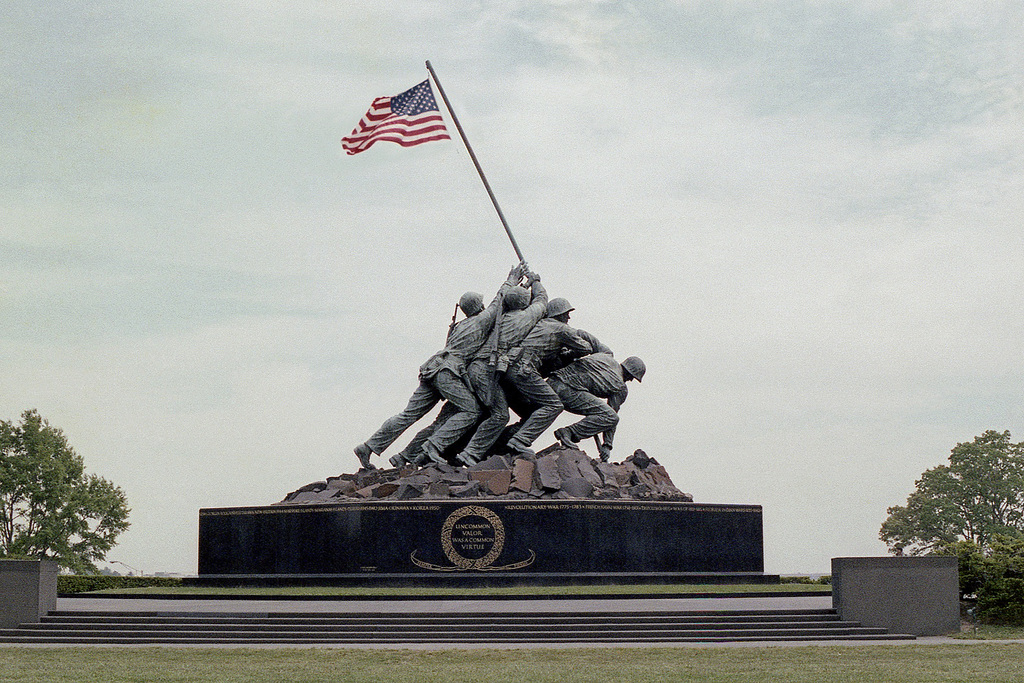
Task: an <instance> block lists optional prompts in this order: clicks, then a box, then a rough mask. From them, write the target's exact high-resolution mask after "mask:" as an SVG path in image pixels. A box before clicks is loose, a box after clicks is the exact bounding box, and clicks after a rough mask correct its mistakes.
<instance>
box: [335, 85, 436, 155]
mask: <svg viewBox="0 0 1024 683" xmlns="http://www.w3.org/2000/svg"><path fill="white" fill-rule="evenodd" d="M450 139H451V138H450V137H449V136H448V131H447V130H446V129H445V127H444V121H443V120H442V119H441V112H440V111H439V110H438V108H437V100H435V99H434V92H433V91H432V90H431V89H430V81H429V79H428V80H426V81H423V82H422V83H420V84H419V85H416V86H413V87H412V88H409V89H408V90H406V91H405V92H403V93H401V94H400V95H395V96H394V97H378V98H377V99H375V100H374V101H373V104H371V105H370V111H368V112H366V115H365V116H364V117H363V118H362V120H360V121H359V125H358V126H356V127H355V130H353V131H352V132H351V133H349V134H348V136H347V137H344V138H342V139H341V146H342V147H344V148H345V151H346V152H348V153H349V154H358V153H359V152H362V151H363V150H366V149H369V148H370V146H371V145H372V144H373V143H375V142H377V141H379V140H385V141H387V142H397V143H398V144H400V145H402V146H403V147H411V146H413V145H419V144H421V143H424V142H431V141H432V140H450Z"/></svg>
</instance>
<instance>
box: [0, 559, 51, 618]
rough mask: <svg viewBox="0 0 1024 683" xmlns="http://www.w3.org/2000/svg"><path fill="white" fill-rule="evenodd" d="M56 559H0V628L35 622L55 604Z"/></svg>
mask: <svg viewBox="0 0 1024 683" xmlns="http://www.w3.org/2000/svg"><path fill="white" fill-rule="evenodd" d="M57 570H58V566H57V563H56V562H52V561H50V560H0V628H14V627H15V626H17V625H18V624H23V623H37V622H38V621H39V618H40V617H42V616H43V615H45V614H46V613H47V612H49V611H51V610H54V609H56V608H57Z"/></svg>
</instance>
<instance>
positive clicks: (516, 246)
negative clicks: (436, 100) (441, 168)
mask: <svg viewBox="0 0 1024 683" xmlns="http://www.w3.org/2000/svg"><path fill="white" fill-rule="evenodd" d="M427 71H429V72H430V76H431V78H433V79H434V85H436V86H437V91H438V92H439V93H441V99H442V100H444V106H445V108H446V109H447V110H448V115H449V116H451V117H452V121H453V122H454V123H455V128H456V129H458V131H459V136H460V137H461V138H462V142H463V144H465V145H466V150H467V151H468V152H469V158H470V159H472V160H473V165H474V166H476V172H477V173H478V174H480V180H482V181H483V183H484V189H486V190H487V196H488V197H490V198H491V203H492V204H494V210H495V211H497V212H498V218H499V219H501V226H502V227H503V228H505V234H507V235H508V239H509V241H510V242H512V248H513V249H515V250H516V256H518V257H519V262H520V263H526V258H525V257H524V256H523V252H522V251H520V250H519V244H517V243H516V238H515V237H513V236H512V231H511V230H509V227H508V222H507V221H506V220H505V214H503V213H502V212H501V207H500V206H498V200H497V199H495V198H494V192H492V191H491V184H490V183H488V182H487V176H485V175H484V170H483V169H482V168H480V162H479V161H477V160H476V154H474V153H473V148H472V147H471V146H470V145H469V140H468V139H467V138H466V133H465V131H463V130H462V124H461V123H459V117H457V116H456V115H455V111H454V110H453V109H452V105H451V102H449V101H448V96H447V95H446V94H445V93H444V88H442V87H441V81H439V80H437V74H436V73H434V67H432V66H430V60H429V59H428V60H427Z"/></svg>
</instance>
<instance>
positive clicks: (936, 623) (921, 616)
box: [832, 556, 960, 636]
mask: <svg viewBox="0 0 1024 683" xmlns="http://www.w3.org/2000/svg"><path fill="white" fill-rule="evenodd" d="M832 604H833V606H834V607H835V609H836V611H837V612H839V616H840V617H842V618H843V619H847V620H850V621H859V622H860V623H861V624H863V625H864V626H879V627H882V628H886V629H888V630H890V631H892V632H893V633H910V634H913V635H917V636H938V635H945V634H947V633H955V632H958V631H959V630H960V581H959V574H958V571H957V559H956V558H955V557H934V556H928V557H834V558H832Z"/></svg>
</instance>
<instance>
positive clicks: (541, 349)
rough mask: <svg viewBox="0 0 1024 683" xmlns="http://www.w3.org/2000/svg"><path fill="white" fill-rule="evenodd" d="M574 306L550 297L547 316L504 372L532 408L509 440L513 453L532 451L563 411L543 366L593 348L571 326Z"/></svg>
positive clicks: (507, 381)
mask: <svg viewBox="0 0 1024 683" xmlns="http://www.w3.org/2000/svg"><path fill="white" fill-rule="evenodd" d="M573 310H575V309H573V308H572V306H570V305H569V302H568V301H567V300H565V299H563V298H561V297H559V298H555V299H552V300H551V301H549V302H548V305H547V307H546V308H545V317H544V318H543V319H542V320H540V321H538V322H537V324H536V325H534V326H533V329H532V330H530V332H529V334H527V335H526V337H525V338H524V339H523V341H522V343H521V344H520V346H519V347H518V348H517V349H515V350H514V352H513V353H512V354H511V355H512V358H511V360H510V363H509V368H508V371H507V372H506V373H505V386H506V389H507V390H508V391H510V392H515V393H516V394H518V398H519V399H520V400H521V401H522V402H524V403H526V404H527V405H529V406H530V407H531V408H532V410H531V412H530V414H529V416H528V417H527V418H526V420H525V421H524V422H523V423H522V424H521V425H520V426H519V429H518V430H517V431H516V433H515V435H514V436H512V438H510V439H509V441H508V449H509V450H510V451H512V452H513V453H532V451H531V450H530V446H531V445H532V444H533V442H534V441H535V440H536V439H537V438H538V437H539V436H540V435H541V434H543V433H544V431H545V430H546V429H547V428H548V427H550V426H551V425H552V423H554V421H555V419H556V418H557V417H558V415H559V414H560V413H561V412H562V401H561V400H560V399H559V398H558V394H556V393H555V391H554V390H553V389H552V388H551V386H550V385H548V383H547V382H545V381H544V379H543V378H542V377H541V368H542V367H550V366H551V365H552V364H553V363H555V362H556V361H558V360H561V361H563V362H564V361H566V360H571V359H572V358H576V357H579V356H583V355H585V354H589V353H592V352H593V351H594V348H593V346H592V345H591V344H590V342H588V341H587V340H586V339H584V338H583V337H582V336H581V335H580V334H579V333H578V331H577V330H574V329H573V328H571V327H569V325H568V322H569V313H570V312H571V311H573Z"/></svg>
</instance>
